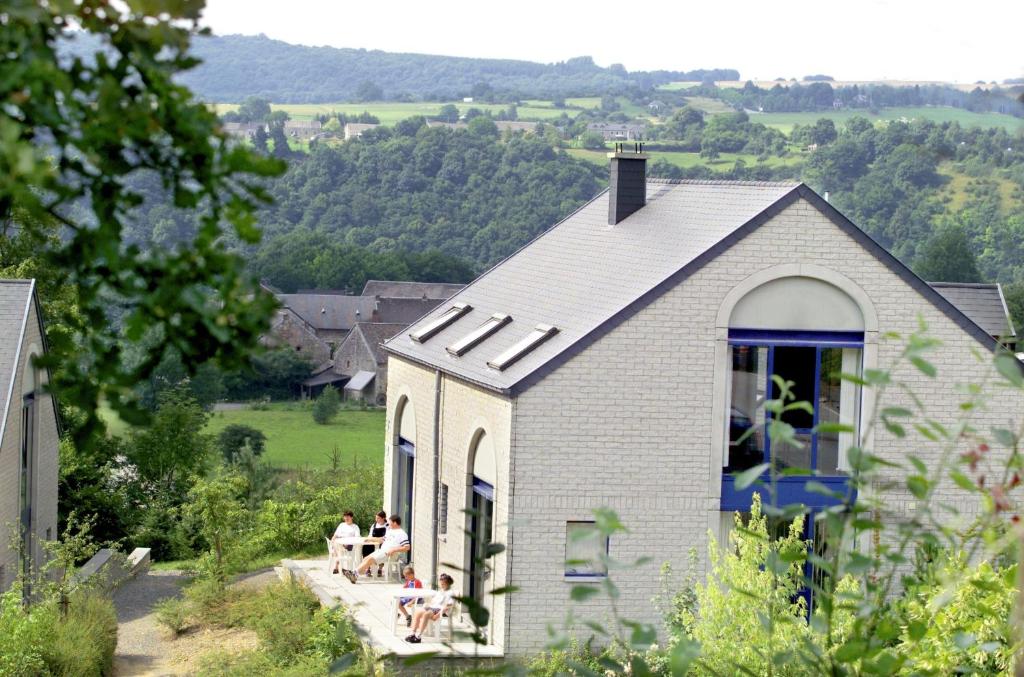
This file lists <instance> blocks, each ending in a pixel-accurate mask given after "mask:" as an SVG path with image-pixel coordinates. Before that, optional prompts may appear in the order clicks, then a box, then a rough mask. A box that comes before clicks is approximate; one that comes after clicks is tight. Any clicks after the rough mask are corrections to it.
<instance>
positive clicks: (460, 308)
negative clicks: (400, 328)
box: [409, 303, 473, 343]
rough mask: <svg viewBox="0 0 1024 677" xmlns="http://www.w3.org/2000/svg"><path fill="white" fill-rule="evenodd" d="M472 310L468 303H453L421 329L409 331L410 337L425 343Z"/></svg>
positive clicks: (417, 341)
mask: <svg viewBox="0 0 1024 677" xmlns="http://www.w3.org/2000/svg"><path fill="white" fill-rule="evenodd" d="M471 310H473V306H471V305H469V304H468V303H455V304H452V307H451V308H449V309H448V310H446V311H444V312H443V313H441V314H440V315H438V316H437V317H436V318H434V319H433V320H431V321H430V322H428V323H427V324H425V325H423V326H422V327H420V328H419V329H416V330H414V331H411V332H409V338H411V339H412V340H413V341H415V342H416V343H423V342H424V341H426V340H427V339H429V338H430V337H431V336H433V335H434V334H437V333H438V332H440V331H441V330H442V329H444V328H445V327H447V326H448V325H450V324H452V323H453V322H455V320H457V319H459V318H460V317H462V316H463V315H465V314H466V313H468V312H469V311H471Z"/></svg>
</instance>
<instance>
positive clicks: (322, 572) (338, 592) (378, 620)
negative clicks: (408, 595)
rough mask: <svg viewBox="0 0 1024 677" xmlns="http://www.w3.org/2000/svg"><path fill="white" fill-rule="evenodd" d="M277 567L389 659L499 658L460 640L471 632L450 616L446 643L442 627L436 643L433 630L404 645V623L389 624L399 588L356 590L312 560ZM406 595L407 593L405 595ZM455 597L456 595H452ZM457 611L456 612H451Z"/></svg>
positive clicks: (372, 585)
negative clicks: (339, 611)
mask: <svg viewBox="0 0 1024 677" xmlns="http://www.w3.org/2000/svg"><path fill="white" fill-rule="evenodd" d="M281 565H282V567H283V568H284V570H285V571H286V572H287V573H288V575H289V576H290V577H291V578H293V579H294V580H297V581H299V582H301V583H303V584H305V585H306V587H308V588H309V589H310V591H312V592H313V594H315V595H316V596H317V597H319V598H320V603H321V604H323V605H324V606H328V607H333V606H337V605H338V604H339V603H340V604H342V605H343V606H345V607H346V608H347V609H348V610H349V611H350V612H351V614H352V618H353V619H354V620H355V622H356V624H358V625H359V627H360V628H361V629H362V630H363V631H365V633H366V634H365V638H366V640H367V641H368V642H369V644H370V645H371V646H372V647H373V648H374V649H377V650H378V651H380V652H382V653H385V654H393V655H395V656H397V657H399V658H402V657H407V656H414V655H416V654H422V653H428V652H429V653H435V654H436V655H437V656H438V657H439V658H474V657H478V658H501V657H502V656H503V652H502V650H501V649H500V648H499V647H496V646H493V645H487V646H477V645H476V644H474V643H473V642H472V641H470V640H469V639H468V638H467V637H466V635H465V634H460V631H462V633H466V632H468V631H469V630H471V627H470V625H469V623H468V619H467V620H465V621H464V620H463V619H462V618H461V614H459V613H458V612H456V618H455V622H454V624H453V627H454V637H453V638H452V641H449V638H448V636H447V632H446V629H447V623H444V624H442V626H441V632H440V639H437V638H435V636H434V630H433V628H431V630H430V631H429V632H428V633H427V634H425V635H424V636H423V642H422V643H421V644H410V643H408V642H406V641H405V640H404V639H403V638H404V637H406V636H407V635H408V634H409V629H408V628H407V627H406V625H405V621H404V619H399V621H398V622H397V623H396V622H394V619H393V618H392V614H395V607H394V606H393V601H394V599H395V598H396V597H397V596H398V595H399V591H400V590H402V586H401V585H399V584H398V583H394V582H383V581H379V580H378V579H372V580H366V581H364V580H360V581H359V583H358V584H352V583H350V582H349V581H348V580H347V579H346V578H345V577H344V576H341V575H340V574H330V573H328V572H327V559H326V557H325V558H324V559H315V560H288V559H286V560H282V562H281ZM407 592H411V591H407ZM459 592H460V591H458V590H457V591H456V594H458V593H459ZM457 608H458V607H457Z"/></svg>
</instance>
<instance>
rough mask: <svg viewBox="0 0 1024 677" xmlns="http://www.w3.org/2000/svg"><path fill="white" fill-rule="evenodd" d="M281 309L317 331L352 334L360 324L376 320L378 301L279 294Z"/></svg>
mask: <svg viewBox="0 0 1024 677" xmlns="http://www.w3.org/2000/svg"><path fill="white" fill-rule="evenodd" d="M277 298H278V300H279V301H280V302H281V305H283V306H285V307H286V308H289V309H290V310H292V312H294V313H295V314H296V315H298V316H299V317H301V318H302V319H303V320H305V321H306V322H308V323H309V324H310V325H311V326H312V327H313V328H314V329H329V330H339V331H349V330H350V329H352V327H354V326H355V325H356V323H357V322H368V321H370V320H372V319H373V311H374V310H375V309H376V307H377V301H376V300H375V299H373V298H372V297H371V298H367V297H365V296H342V295H340V294H278V295H277Z"/></svg>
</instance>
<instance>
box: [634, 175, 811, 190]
mask: <svg viewBox="0 0 1024 677" xmlns="http://www.w3.org/2000/svg"><path fill="white" fill-rule="evenodd" d="M647 183H661V184H669V185H689V186H755V187H763V188H796V187H797V186H799V185H800V183H801V182H800V181H738V180H732V179H663V178H657V177H650V176H649V177H647Z"/></svg>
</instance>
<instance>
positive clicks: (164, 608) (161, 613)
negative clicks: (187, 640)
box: [153, 597, 189, 637]
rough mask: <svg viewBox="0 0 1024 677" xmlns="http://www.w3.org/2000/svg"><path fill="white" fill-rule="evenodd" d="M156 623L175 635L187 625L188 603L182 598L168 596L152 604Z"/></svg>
mask: <svg viewBox="0 0 1024 677" xmlns="http://www.w3.org/2000/svg"><path fill="white" fill-rule="evenodd" d="M153 612H154V613H155V614H156V620H157V623H159V624H160V625H162V626H164V627H165V628H167V629H168V630H170V631H171V634H172V635H173V636H175V637H177V636H178V635H180V634H181V632H182V630H184V629H185V628H186V627H188V615H189V605H188V603H187V602H186V601H185V600H183V599H178V598H176V597H168V598H167V599H162V600H160V601H159V602H157V603H156V604H154V605H153Z"/></svg>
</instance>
